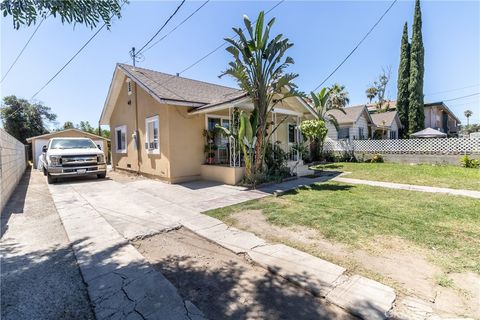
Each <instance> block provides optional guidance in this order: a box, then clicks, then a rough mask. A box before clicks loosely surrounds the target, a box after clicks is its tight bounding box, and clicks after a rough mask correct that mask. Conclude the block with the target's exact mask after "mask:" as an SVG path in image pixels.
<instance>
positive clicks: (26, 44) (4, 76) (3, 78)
mask: <svg viewBox="0 0 480 320" xmlns="http://www.w3.org/2000/svg"><path fill="white" fill-rule="evenodd" d="M43 21H45V17H44V18H43V19H42V20H41V21H40V23H39V24H38V25H37V27H36V28H35V30H34V31H33V33H32V35H31V36H30V38H28V40H27V43H25V45H24V46H23V48H22V50H20V53H19V54H18V55H17V57H16V58H15V60H13V62H12V65H11V66H10V68H8V70H7V72H6V73H5V74H4V75H3V77H2V80H0V83H2V82H3V80H5V78H6V77H7V75H8V74H9V73H10V70H12V68H13V66H14V65H15V64H16V63H17V61H18V59H20V56H21V55H22V53H23V51H25V49H26V48H27V46H28V44H29V43H30V41H32V39H33V36H34V35H35V33H37V31H38V28H40V26H41V25H42V23H43Z"/></svg>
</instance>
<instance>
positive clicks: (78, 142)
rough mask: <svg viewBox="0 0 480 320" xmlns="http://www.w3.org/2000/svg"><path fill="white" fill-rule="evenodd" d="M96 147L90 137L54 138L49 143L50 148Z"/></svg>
mask: <svg viewBox="0 0 480 320" xmlns="http://www.w3.org/2000/svg"><path fill="white" fill-rule="evenodd" d="M96 147H97V146H96V145H95V143H93V141H92V140H90V139H55V140H52V143H51V144H50V149H88V148H96Z"/></svg>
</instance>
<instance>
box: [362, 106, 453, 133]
mask: <svg viewBox="0 0 480 320" xmlns="http://www.w3.org/2000/svg"><path fill="white" fill-rule="evenodd" d="M385 107H386V108H387V109H388V110H389V111H394V110H396V107H397V102H396V101H395V100H391V101H387V102H386V105H385ZM367 108H368V111H369V112H370V113H372V114H375V113H377V112H378V110H377V107H376V105H375V104H368V105H367ZM423 110H424V114H425V128H432V129H435V130H438V131H440V132H443V133H446V134H447V135H450V136H457V135H458V130H459V129H458V126H459V124H460V120H459V119H458V117H457V116H456V115H455V114H454V113H453V112H452V111H451V110H450V108H448V106H447V105H446V104H445V103H444V102H443V101H439V102H432V103H425V104H424V108H423Z"/></svg>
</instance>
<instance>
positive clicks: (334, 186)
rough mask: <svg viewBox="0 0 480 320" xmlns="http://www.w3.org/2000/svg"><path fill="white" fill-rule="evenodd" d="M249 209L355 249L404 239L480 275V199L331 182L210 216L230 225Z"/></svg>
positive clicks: (453, 267) (451, 267) (448, 265)
mask: <svg viewBox="0 0 480 320" xmlns="http://www.w3.org/2000/svg"><path fill="white" fill-rule="evenodd" d="M381 165H383V164H379V165H378V167H380V166H381ZM387 166H389V165H387ZM393 167H394V166H393ZM422 167H423V166H422ZM347 168H351V167H349V166H347ZM433 170H435V169H433ZM452 170H453V169H452ZM379 171H380V170H379ZM381 172H383V171H381ZM467 175H468V174H467ZM402 182H405V181H402ZM246 210H261V211H262V213H263V215H265V217H266V218H267V221H268V222H270V223H273V224H276V225H281V226H305V227H309V228H313V229H315V230H318V231H319V232H320V234H321V235H322V236H323V237H325V238H327V239H329V240H330V241H338V242H340V243H344V244H348V245H350V246H352V247H358V248H360V247H362V246H365V245H368V244H369V243H370V244H371V243H373V242H374V241H378V238H381V237H382V236H385V237H391V236H393V237H400V238H402V239H405V240H406V241H409V242H411V243H414V244H416V245H418V246H420V247H421V248H424V249H426V250H428V251H429V252H431V253H432V255H433V256H434V257H435V259H437V261H435V262H436V263H437V264H439V265H440V266H441V267H443V268H445V270H447V271H465V270H471V271H474V272H477V273H480V201H479V200H478V199H471V198H467V197H457V196H446V195H444V194H433V193H424V192H415V191H404V190H392V189H387V188H379V187H371V186H366V185H348V184H342V183H336V182H326V183H320V184H315V185H312V186H310V187H305V188H301V189H298V190H296V191H293V192H291V193H288V194H286V195H284V196H281V197H273V196H271V197H266V198H263V199H259V200H254V201H249V202H245V203H242V204H238V205H234V206H231V207H226V208H221V209H217V210H212V211H209V212H207V214H209V215H211V216H213V217H216V218H219V219H221V220H224V221H227V222H231V221H232V220H231V215H233V214H234V213H237V212H241V211H246ZM292 240H293V239H292Z"/></svg>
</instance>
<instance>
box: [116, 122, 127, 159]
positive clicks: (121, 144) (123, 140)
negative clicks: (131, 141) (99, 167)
mask: <svg viewBox="0 0 480 320" xmlns="http://www.w3.org/2000/svg"><path fill="white" fill-rule="evenodd" d="M115 152H116V153H127V126H125V125H123V126H118V127H115Z"/></svg>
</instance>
